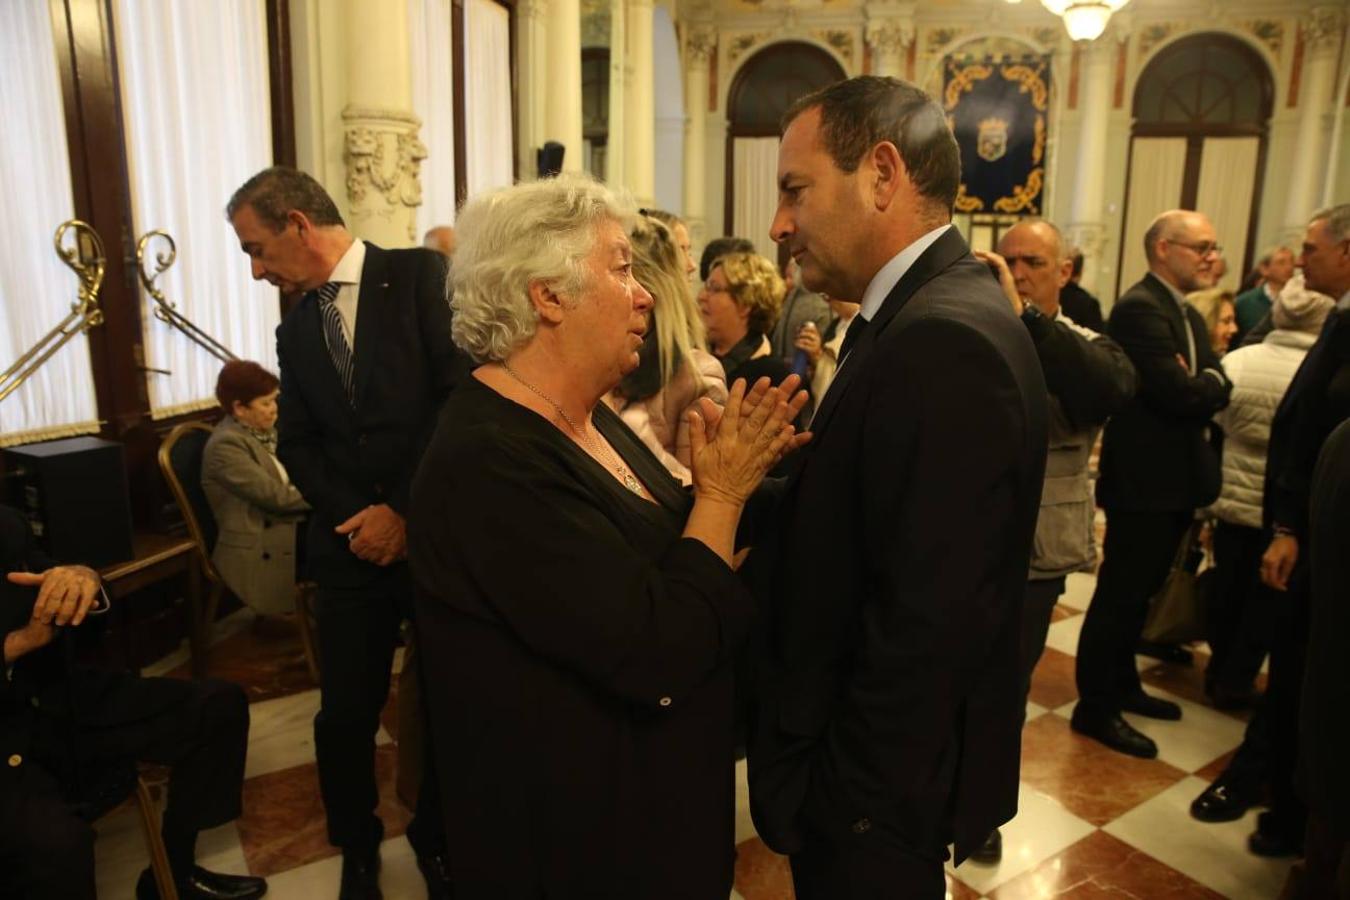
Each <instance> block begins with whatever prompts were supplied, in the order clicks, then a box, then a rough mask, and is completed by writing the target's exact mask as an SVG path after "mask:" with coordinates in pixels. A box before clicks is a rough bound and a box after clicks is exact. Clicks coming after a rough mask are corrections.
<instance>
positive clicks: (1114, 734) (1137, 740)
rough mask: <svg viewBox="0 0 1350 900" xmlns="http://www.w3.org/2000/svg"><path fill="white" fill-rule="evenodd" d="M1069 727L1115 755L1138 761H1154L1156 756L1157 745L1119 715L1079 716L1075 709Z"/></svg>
mask: <svg viewBox="0 0 1350 900" xmlns="http://www.w3.org/2000/svg"><path fill="white" fill-rule="evenodd" d="M1069 727H1071V728H1072V729H1073V730H1074V731H1076V732H1078V733H1079V734H1081V735H1083V736H1085V737H1090V738H1092V739H1093V740H1095V741H1100V742H1101V743H1103V744H1105V745H1106V746H1108V747H1110V748H1111V749H1112V750H1115V751H1116V752H1117V753H1125V754H1128V755H1130V756H1137V757H1139V758H1140V759H1154V758H1155V757H1157V755H1158V745H1157V744H1155V743H1153V739H1152V738H1150V737H1149V736H1148V735H1146V734H1144V733H1142V732H1140V731H1136V730H1135V728H1134V726H1133V725H1131V724H1130V723H1129V722H1126V721H1125V720H1124V719H1123V718H1121V716H1120V714H1119V713H1111V714H1110V715H1108V716H1102V717H1098V716H1080V715H1079V714H1078V710H1077V709H1075V710H1074V711H1073V718H1072V719H1071V720H1070V721H1069Z"/></svg>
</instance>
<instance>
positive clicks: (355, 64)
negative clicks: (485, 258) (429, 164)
mask: <svg viewBox="0 0 1350 900" xmlns="http://www.w3.org/2000/svg"><path fill="white" fill-rule="evenodd" d="M346 12H347V16H346V25H347V106H346V107H345V108H344V109H343V110H342V125H343V148H344V149H343V159H344V161H345V162H346V165H347V202H348V208H349V210H350V213H351V214H350V216H349V218H350V222H349V223H348V224H349V225H351V228H352V231H353V232H354V233H355V234H357V235H359V236H360V237H363V238H369V239H370V240H372V241H374V242H375V243H377V244H382V245H384V246H386V247H402V246H406V245H408V244H411V243H414V242H416V240H417V214H416V213H417V207H418V206H420V205H421V203H422V182H421V178H420V173H421V165H422V160H424V159H426V157H427V148H426V146H425V145H423V143H422V141H421V139H419V138H418V135H417V133H418V130H419V129H420V128H421V127H422V120H421V119H419V118H417V116H415V115H413V113H412V75H411V73H410V72H409V70H408V65H409V63H408V61H409V59H410V58H411V57H410V55H409V51H408V11H407V6H406V4H403V3H394V4H373V3H368V2H365V0H348V2H347V7H346Z"/></svg>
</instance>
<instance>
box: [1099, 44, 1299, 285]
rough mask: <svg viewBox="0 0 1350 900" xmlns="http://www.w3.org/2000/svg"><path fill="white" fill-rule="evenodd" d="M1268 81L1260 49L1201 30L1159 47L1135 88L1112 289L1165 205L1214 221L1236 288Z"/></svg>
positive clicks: (1252, 210) (1256, 196)
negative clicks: (1121, 216)
mask: <svg viewBox="0 0 1350 900" xmlns="http://www.w3.org/2000/svg"><path fill="white" fill-rule="evenodd" d="M1274 96H1275V87H1274V81H1273V79H1272V77H1271V73H1270V69H1269V67H1268V66H1267V65H1266V62H1265V60H1264V59H1262V57H1261V55H1260V54H1259V53H1258V52H1257V51H1256V50H1254V49H1252V48H1251V47H1250V46H1248V45H1247V44H1245V43H1244V42H1242V41H1241V40H1239V39H1237V38H1235V37H1232V36H1230V35H1226V34H1218V33H1214V32H1206V33H1202V34H1196V35H1192V36H1190V37H1186V38H1183V39H1182V40H1179V41H1177V42H1176V43H1174V44H1172V45H1170V46H1168V47H1166V48H1164V49H1163V50H1162V51H1160V52H1159V53H1158V54H1157V56H1155V57H1154V58H1153V59H1152V60H1150V61H1149V63H1148V65H1147V66H1145V67H1144V71H1143V72H1141V73H1140V75H1139V80H1138V82H1137V83H1136V85H1135V91H1134V125H1133V129H1132V131H1131V141H1130V162H1129V175H1128V176H1127V181H1126V188H1125V195H1126V201H1125V219H1124V223H1125V224H1124V232H1123V234H1122V239H1121V254H1120V269H1119V272H1118V278H1119V282H1118V284H1117V290H1118V291H1119V290H1121V289H1123V288H1125V287H1127V286H1128V285H1130V284H1131V283H1133V282H1134V281H1135V280H1136V279H1137V278H1139V277H1140V275H1142V274H1143V272H1144V269H1145V268H1146V264H1145V261H1144V248H1143V246H1142V241H1141V237H1142V235H1143V233H1144V230H1145V229H1146V228H1147V227H1148V223H1149V222H1150V221H1151V220H1152V219H1153V217H1154V216H1156V215H1157V214H1158V213H1160V212H1162V211H1163V210H1166V209H1172V208H1181V209H1194V210H1198V211H1200V212H1203V213H1205V214H1206V215H1208V216H1209V217H1210V219H1211V220H1212V221H1213V222H1214V227H1215V230H1216V231H1217V232H1218V235H1219V242H1220V243H1221V244H1222V245H1223V247H1224V257H1225V259H1226V260H1227V262H1228V274H1227V275H1226V276H1225V277H1224V279H1223V281H1222V283H1223V284H1224V285H1226V286H1228V287H1235V286H1236V285H1237V283H1238V282H1239V281H1240V280H1241V278H1242V275H1243V273H1244V272H1245V271H1246V269H1247V268H1248V267H1249V266H1250V265H1251V264H1252V259H1253V252H1254V249H1255V247H1254V244H1255V240H1256V217H1257V211H1258V210H1259V208H1260V201H1261V184H1262V180H1263V176H1264V173H1265V160H1266V140H1267V132H1268V126H1269V121H1270V114H1271V110H1272V108H1273V106H1274Z"/></svg>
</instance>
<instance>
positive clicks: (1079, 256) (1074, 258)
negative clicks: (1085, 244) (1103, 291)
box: [1069, 247, 1083, 278]
mask: <svg viewBox="0 0 1350 900" xmlns="http://www.w3.org/2000/svg"><path fill="white" fill-rule="evenodd" d="M1069 260H1070V261H1071V262H1072V263H1073V271H1072V272H1070V273H1069V277H1070V278H1078V277H1080V276H1082V274H1083V251H1082V250H1079V249H1078V248H1077V247H1074V248H1073V250H1072V251H1070V253H1069Z"/></svg>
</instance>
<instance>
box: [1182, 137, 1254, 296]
mask: <svg viewBox="0 0 1350 900" xmlns="http://www.w3.org/2000/svg"><path fill="white" fill-rule="evenodd" d="M1260 145H1261V141H1260V139H1259V138H1254V137H1239V138H1205V143H1204V147H1203V148H1202V150H1201V156H1200V185H1199V190H1198V191H1197V192H1196V199H1195V208H1196V209H1198V210H1201V211H1203V212H1204V213H1205V214H1206V215H1208V216H1209V218H1210V221H1212V222H1213V223H1214V230H1215V231H1216V232H1217V233H1218V235H1219V243H1220V244H1222V245H1223V255H1224V256H1225V257H1226V258H1227V260H1228V274H1227V275H1225V276H1224V277H1223V280H1222V281H1221V282H1220V286H1221V287H1226V288H1228V289H1229V290H1234V289H1236V288H1237V286H1238V284H1239V283H1240V282H1241V281H1242V276H1243V274H1244V273H1243V271H1242V267H1243V265H1245V260H1244V259H1243V258H1242V254H1243V251H1244V250H1246V248H1247V225H1248V223H1249V222H1250V220H1251V216H1252V194H1253V193H1255V191H1256V156H1257V152H1258V151H1259V150H1260Z"/></svg>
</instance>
